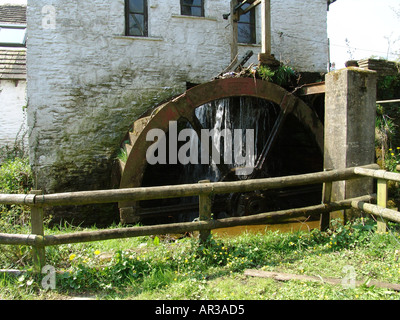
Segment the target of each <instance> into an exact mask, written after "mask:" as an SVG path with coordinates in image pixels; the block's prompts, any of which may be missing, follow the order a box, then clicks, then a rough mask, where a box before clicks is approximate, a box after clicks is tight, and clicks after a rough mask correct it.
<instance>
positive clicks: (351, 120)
mask: <svg viewBox="0 0 400 320" xmlns="http://www.w3.org/2000/svg"><path fill="white" fill-rule="evenodd" d="M376 81H377V75H376V72H375V71H369V70H365V69H360V68H346V69H342V70H338V71H333V72H330V73H328V74H327V75H326V76H325V85H326V93H325V135H324V136H325V152H324V168H325V170H329V169H343V168H349V167H354V166H359V165H367V164H371V163H374V162H375V117H376ZM372 191H373V181H372V179H369V178H361V179H356V180H350V181H343V182H342V181H340V182H335V183H333V186H332V201H334V200H342V199H345V198H352V197H357V196H361V195H365V194H370V193H372ZM353 214H355V213H354V212H352V211H348V212H334V213H331V219H332V218H341V219H342V220H343V222H346V221H348V220H349V219H350V218H351V216H352V215H353Z"/></svg>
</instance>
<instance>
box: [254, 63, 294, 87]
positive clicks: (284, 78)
mask: <svg viewBox="0 0 400 320" xmlns="http://www.w3.org/2000/svg"><path fill="white" fill-rule="evenodd" d="M257 74H258V76H259V77H260V78H261V79H263V80H265V81H269V82H273V83H275V84H277V85H279V86H281V87H290V86H292V85H293V84H294V83H295V78H296V72H295V70H294V69H293V68H292V67H290V66H286V65H280V66H279V67H277V68H271V67H268V66H266V65H261V66H259V67H258V68H257Z"/></svg>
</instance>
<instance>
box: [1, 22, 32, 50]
mask: <svg viewBox="0 0 400 320" xmlns="http://www.w3.org/2000/svg"><path fill="white" fill-rule="evenodd" d="M25 35H26V29H22V28H2V27H0V43H1V44H7V45H11V46H23V45H25Z"/></svg>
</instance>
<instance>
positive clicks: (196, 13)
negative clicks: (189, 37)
mask: <svg viewBox="0 0 400 320" xmlns="http://www.w3.org/2000/svg"><path fill="white" fill-rule="evenodd" d="M192 16H196V17H201V8H198V7H192Z"/></svg>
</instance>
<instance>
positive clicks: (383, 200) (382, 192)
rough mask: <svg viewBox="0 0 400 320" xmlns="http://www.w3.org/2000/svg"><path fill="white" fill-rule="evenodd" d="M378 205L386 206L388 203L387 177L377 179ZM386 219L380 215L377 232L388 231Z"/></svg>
mask: <svg viewBox="0 0 400 320" xmlns="http://www.w3.org/2000/svg"><path fill="white" fill-rule="evenodd" d="M377 184H378V187H377V193H378V195H377V205H378V206H380V207H382V208H386V204H387V181H386V180H385V179H378V181H377ZM386 227H387V225H386V220H385V219H383V218H382V217H378V220H377V230H376V231H377V232H378V233H385V232H386Z"/></svg>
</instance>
